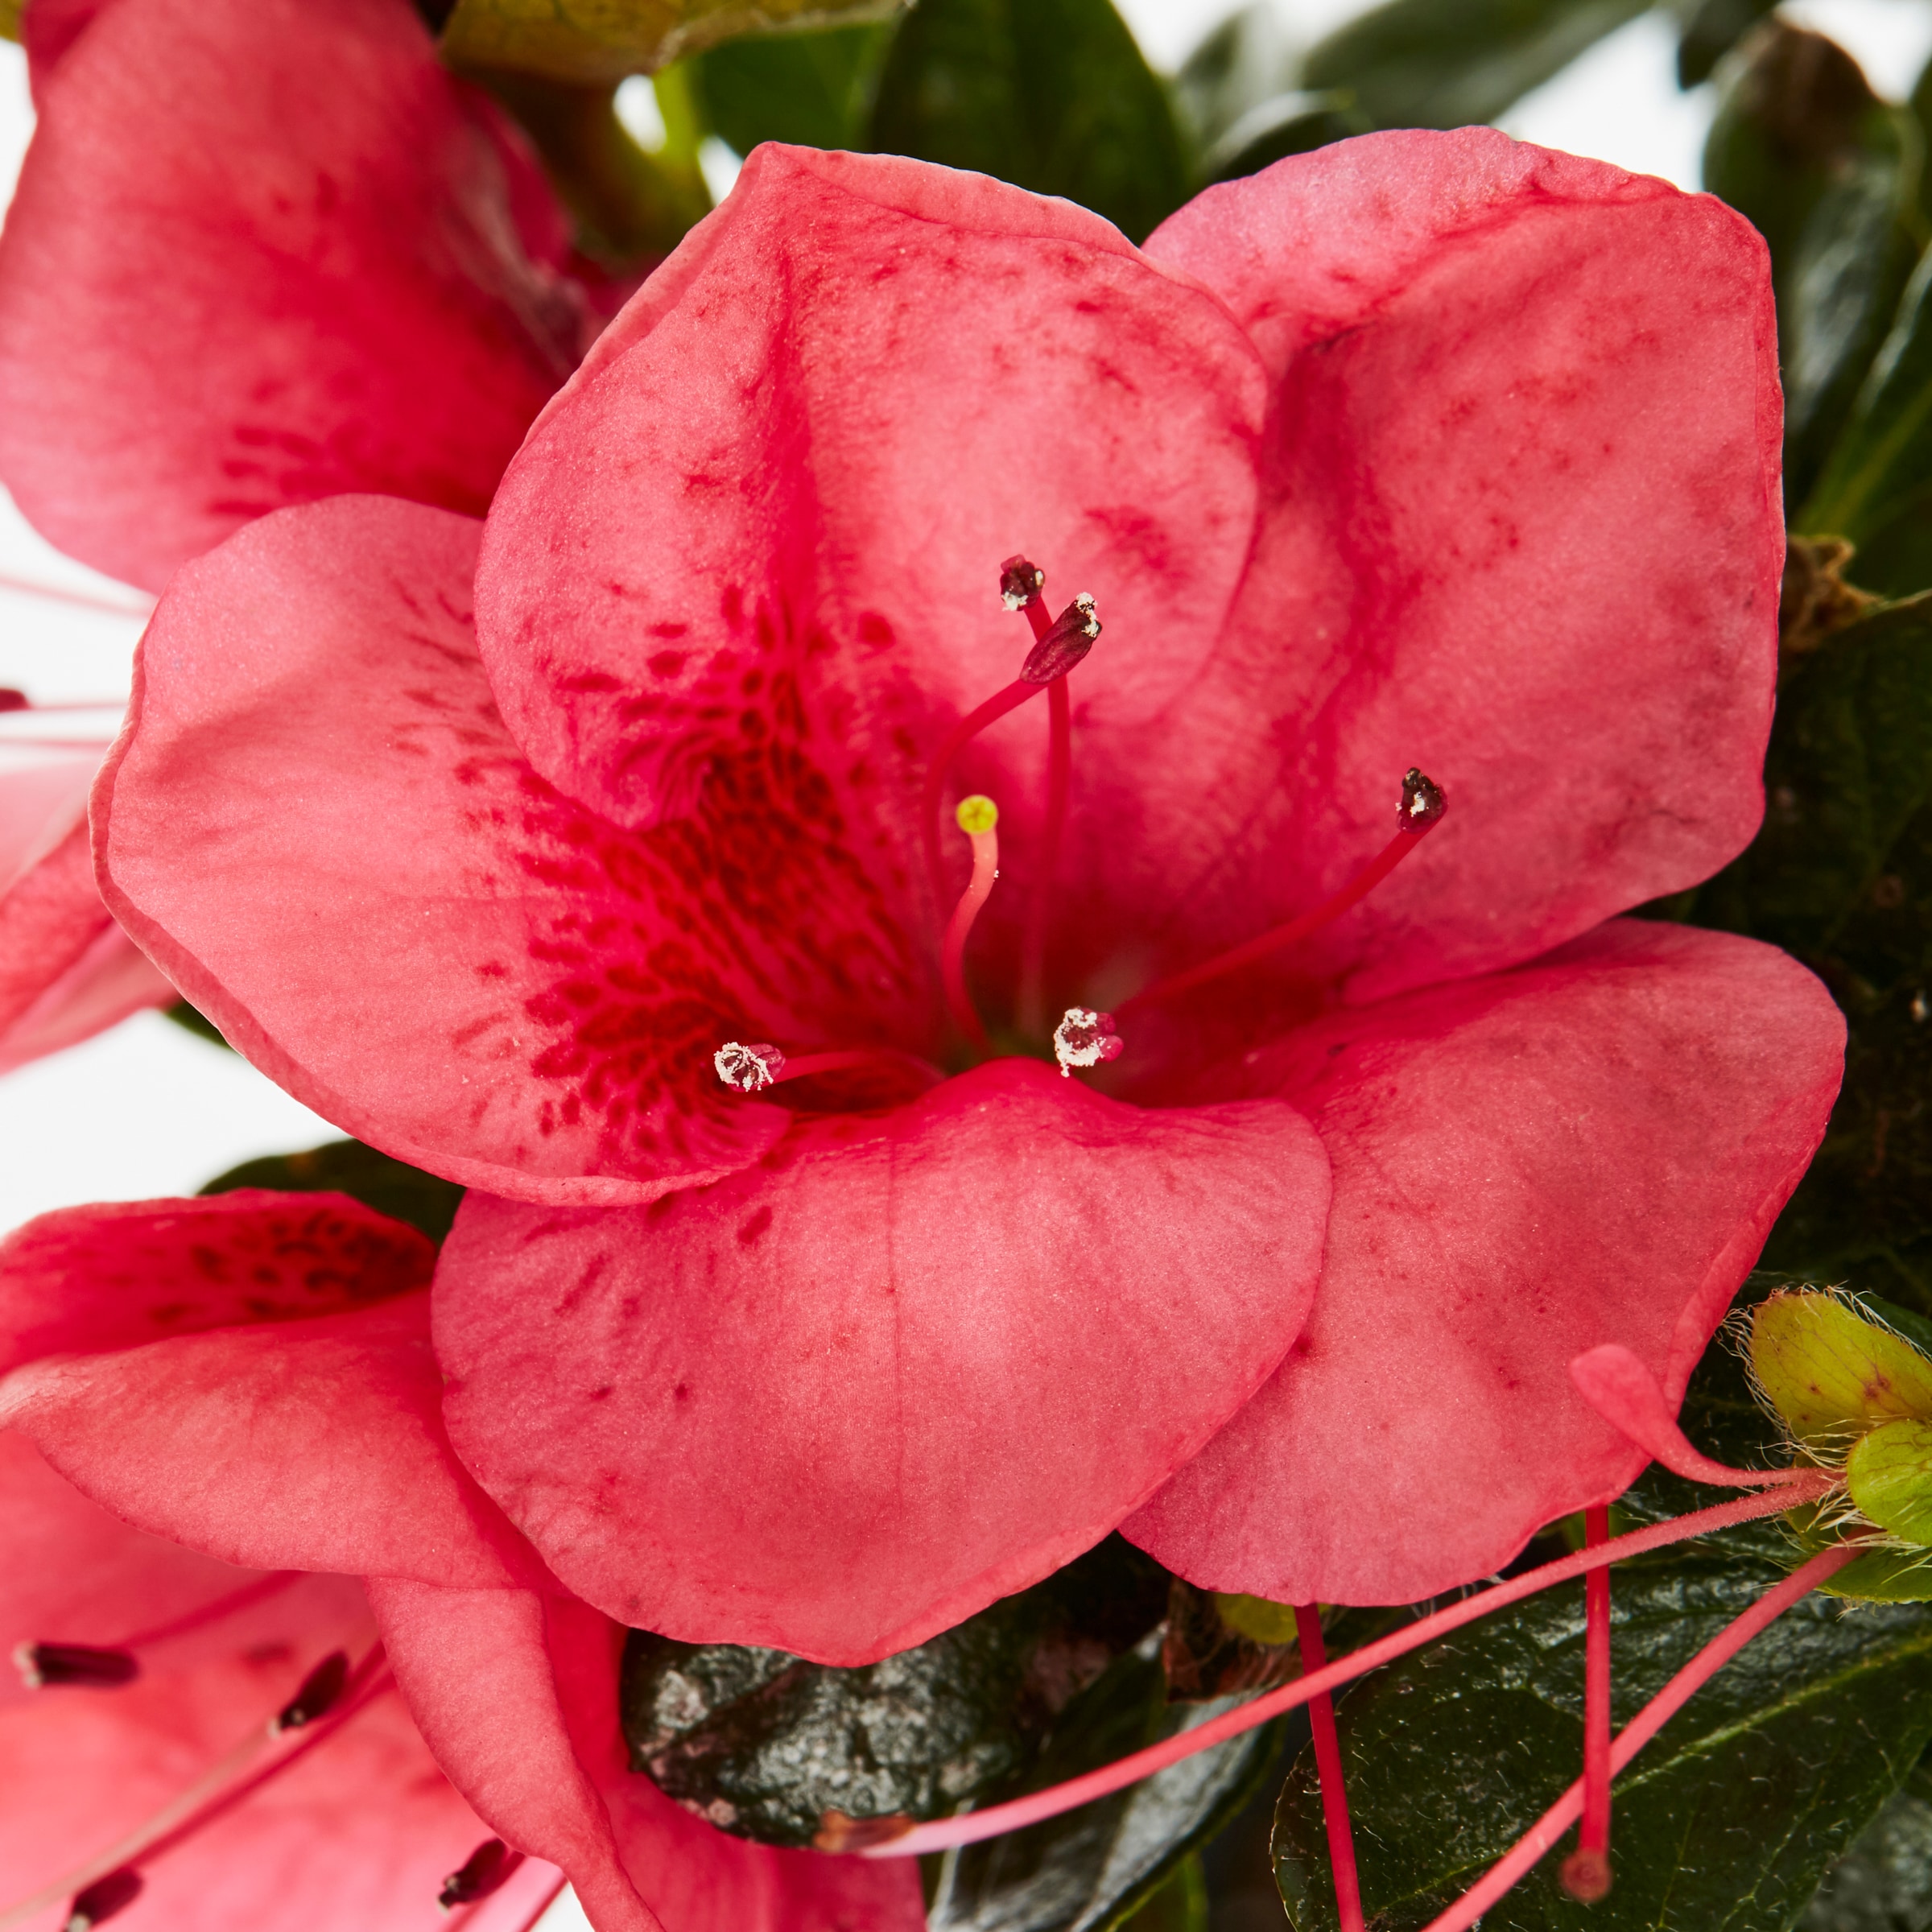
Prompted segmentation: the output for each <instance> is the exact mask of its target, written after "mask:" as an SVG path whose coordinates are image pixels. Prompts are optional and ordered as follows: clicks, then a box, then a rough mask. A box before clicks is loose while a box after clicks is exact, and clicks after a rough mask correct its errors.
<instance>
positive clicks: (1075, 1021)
mask: <svg viewBox="0 0 1932 1932" xmlns="http://www.w3.org/2000/svg"><path fill="white" fill-rule="evenodd" d="M1126 1046H1127V1042H1125V1040H1123V1039H1122V1038H1121V1036H1120V1035H1119V1034H1117V1033H1116V1032H1115V1031H1114V1030H1113V1014H1112V1013H1096V1012H1095V1011H1094V1010H1093V1009H1092V1007H1090V1006H1069V1007H1068V1008H1067V1010H1066V1012H1065V1013H1063V1015H1062V1016H1061V1018H1060V1023H1059V1026H1056V1027H1055V1028H1054V1030H1053V1057H1054V1058H1055V1059H1056V1060H1058V1061H1059V1063H1060V1078H1061V1079H1062V1080H1071V1079H1072V1077H1073V1070H1074V1068H1075V1067H1098V1066H1100V1065H1101V1064H1102V1063H1104V1062H1105V1061H1108V1060H1117V1059H1119V1058H1120V1057H1121V1054H1122V1053H1123V1052H1125V1050H1126Z"/></svg>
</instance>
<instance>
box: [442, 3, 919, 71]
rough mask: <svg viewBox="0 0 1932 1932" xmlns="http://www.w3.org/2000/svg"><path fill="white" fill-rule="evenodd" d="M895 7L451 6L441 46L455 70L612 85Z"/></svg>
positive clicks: (883, 15)
mask: <svg viewBox="0 0 1932 1932" xmlns="http://www.w3.org/2000/svg"><path fill="white" fill-rule="evenodd" d="M901 3H902V0H456V8H455V10H454V11H452V14H450V16H449V20H448V24H447V25H446V26H445V27H444V30H443V49H444V53H445V55H446V56H448V59H449V60H450V61H451V62H452V64H454V65H456V66H457V67H460V68H477V67H481V68H510V69H512V70H514V71H515V72H522V73H530V74H543V75H547V76H549V78H550V79H551V80H553V81H576V82H578V83H580V84H585V85H588V84H589V83H591V82H593V81H595V82H603V83H605V84H614V83H615V82H617V81H621V80H622V79H623V78H624V76H625V75H626V74H649V73H655V72H657V70H658V68H661V67H668V66H669V65H670V64H671V62H672V61H674V60H682V59H683V58H684V56H686V55H687V54H695V53H700V52H703V51H704V48H706V47H716V46H717V45H718V44H719V43H720V42H722V41H725V40H729V39H735V38H736V37H737V35H740V34H753V33H760V32H764V31H769V30H770V29H772V28H774V27H788V28H806V27H829V26H832V25H833V24H835V23H840V22H850V21H854V20H865V19H886V18H888V17H889V16H890V15H891V14H894V13H895V12H897V11H898V8H899V6H900V5H901Z"/></svg>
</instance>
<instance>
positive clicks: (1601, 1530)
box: [1563, 1503, 1610, 1904]
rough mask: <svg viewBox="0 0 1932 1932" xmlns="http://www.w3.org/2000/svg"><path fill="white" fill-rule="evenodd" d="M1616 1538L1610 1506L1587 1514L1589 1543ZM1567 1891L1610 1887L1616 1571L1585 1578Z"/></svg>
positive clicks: (1583, 1894) (1585, 1896)
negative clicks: (1577, 1810)
mask: <svg viewBox="0 0 1932 1932" xmlns="http://www.w3.org/2000/svg"><path fill="white" fill-rule="evenodd" d="M1609 1540H1610V1505H1608V1503H1598V1504H1596V1505H1593V1506H1592V1507H1591V1508H1590V1509H1586V1510H1585V1511H1584V1512H1583V1542H1584V1546H1585V1547H1586V1548H1588V1549H1592V1550H1594V1549H1596V1547H1597V1546H1599V1545H1600V1544H1602V1543H1607V1542H1608V1541H1609ZM1563 1887H1564V1889H1565V1890H1566V1891H1567V1892H1568V1893H1570V1894H1571V1896H1572V1897H1575V1898H1580V1899H1581V1900H1583V1901H1584V1903H1585V1904H1593V1903H1594V1902H1595V1901H1596V1900H1598V1899H1600V1898H1601V1897H1603V1896H1604V1893H1606V1892H1608V1890H1609V1889H1610V1572H1609V1571H1608V1570H1593V1571H1591V1573H1590V1575H1588V1576H1587V1577H1586V1578H1584V1579H1583V1825H1582V1827H1581V1828H1580V1829H1579V1831H1578V1832H1577V1835H1576V1850H1575V1853H1574V1854H1573V1855H1572V1856H1571V1857H1570V1858H1569V1859H1568V1860H1567V1861H1566V1862H1565V1864H1564V1866H1563Z"/></svg>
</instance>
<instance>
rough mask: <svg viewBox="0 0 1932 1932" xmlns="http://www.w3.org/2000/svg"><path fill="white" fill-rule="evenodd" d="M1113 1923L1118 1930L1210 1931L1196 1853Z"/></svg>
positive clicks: (1204, 1884) (1205, 1888)
mask: <svg viewBox="0 0 1932 1932" xmlns="http://www.w3.org/2000/svg"><path fill="white" fill-rule="evenodd" d="M1115 1923H1116V1924H1117V1926H1118V1928H1119V1932H1211V1925H1212V1921H1211V1919H1210V1917H1209V1910H1208V1881H1207V1880H1206V1878H1205V1877H1204V1876H1203V1875H1202V1872H1201V1860H1200V1854H1199V1852H1193V1853H1191V1854H1190V1855H1189V1856H1187V1857H1186V1858H1184V1859H1183V1860H1181V1862H1180V1863H1179V1864H1178V1865H1176V1866H1175V1867H1174V1871H1173V1872H1172V1874H1171V1876H1169V1877H1168V1878H1167V1879H1166V1880H1165V1881H1164V1882H1163V1883H1162V1885H1160V1886H1159V1887H1158V1889H1157V1890H1155V1891H1154V1893H1151V1894H1150V1896H1149V1897H1147V1899H1146V1901H1144V1902H1143V1903H1142V1904H1141V1905H1139V1906H1137V1907H1136V1908H1135V1909H1133V1910H1132V1911H1130V1912H1129V1913H1128V1915H1127V1916H1126V1917H1125V1918H1123V1919H1118V1920H1117V1921H1116V1922H1115Z"/></svg>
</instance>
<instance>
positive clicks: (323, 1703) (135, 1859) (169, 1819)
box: [0, 1644, 395, 1932]
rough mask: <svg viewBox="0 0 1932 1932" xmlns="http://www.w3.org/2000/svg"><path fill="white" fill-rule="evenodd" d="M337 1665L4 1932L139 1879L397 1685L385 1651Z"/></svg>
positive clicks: (25, 1906) (11, 1919)
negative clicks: (106, 1884)
mask: <svg viewBox="0 0 1932 1932" xmlns="http://www.w3.org/2000/svg"><path fill="white" fill-rule="evenodd" d="M335 1663H336V1658H335V1657H328V1658H325V1659H324V1661H323V1662H322V1663H320V1664H319V1665H318V1666H316V1669H314V1670H312V1671H311V1672H310V1673H309V1674H308V1676H307V1677H306V1678H303V1682H302V1685H301V1687H300V1689H299V1690H298V1691H297V1692H296V1694H295V1696H294V1698H292V1699H291V1700H290V1701H289V1703H287V1704H285V1705H283V1707H282V1709H281V1710H280V1711H278V1712H276V1714H275V1716H274V1717H272V1718H270V1719H269V1720H268V1722H267V1723H266V1724H258V1725H257V1726H256V1727H255V1728H254V1730H252V1731H251V1732H249V1734H248V1735H247V1736H246V1737H244V1738H243V1739H242V1741H241V1742H240V1743H239V1744H237V1745H236V1746H235V1747H234V1748H233V1750H231V1751H229V1752H227V1754H226V1755H225V1756H224V1757H221V1758H220V1759H219V1760H217V1762H216V1763H215V1764H213V1765H211V1766H210V1767H209V1769H208V1770H207V1771H205V1772H204V1773H203V1774H202V1775H201V1776H200V1777H199V1778H197V1779H196V1781H195V1782H194V1783H193V1784H192V1785H189V1786H188V1790H185V1791H184V1792H183V1793H181V1794H180V1796H179V1797H177V1798H174V1799H173V1800H171V1802H169V1803H167V1804H166V1805H164V1806H162V1808H161V1809H160V1810H159V1811H158V1812H156V1813H155V1815H154V1816H153V1817H151V1818H149V1819H148V1820H147V1822H146V1823H144V1824H141V1825H137V1826H136V1827H134V1830H133V1831H130V1832H129V1833H128V1834H127V1835H126V1837H125V1838H123V1839H121V1840H120V1841H119V1843H117V1844H114V1845H111V1846H109V1848H108V1849H107V1850H106V1851H105V1852H102V1853H101V1855H100V1856H98V1857H96V1858H91V1859H89V1860H88V1861H87V1862H86V1863H85V1864H83V1865H82V1866H81V1867H80V1868H79V1869H77V1870H76V1871H73V1872H68V1873H66V1874H65V1875H64V1876H62V1877H60V1878H58V1879H56V1880H54V1881H53V1883H52V1884H51V1885H43V1886H42V1887H41V1889H39V1891H38V1892H36V1893H34V1894H33V1895H32V1896H31V1897H27V1898H23V1899H22V1900H21V1901H19V1903H18V1904H16V1905H10V1906H9V1907H8V1908H7V1909H6V1910H5V1911H4V1912H0V1932H11V1929H12V1928H13V1927H14V1926H22V1925H25V1924H27V1922H30V1921H31V1920H32V1919H34V1918H37V1917H39V1914H40V1913H43V1912H44V1911H45V1910H46V1909H47V1907H48V1906H49V1905H55V1904H57V1903H58V1902H59V1901H60V1900H61V1899H63V1898H72V1900H73V1901H74V1905H75V1908H76V1909H78V1907H79V1906H80V1905H81V1903H82V1901H84V1900H85V1898H86V1897H87V1896H88V1893H89V1889H91V1888H92V1887H93V1886H94V1885H97V1884H99V1883H101V1881H103V1880H106V1879H108V1878H109V1877H112V1876H114V1875H115V1874H117V1873H119V1872H128V1873H130V1874H131V1873H135V1872H138V1868H140V1867H142V1866H145V1865H151V1864H154V1863H155V1860H157V1859H159V1858H162V1857H164V1856H166V1855H167V1853H168V1852H171V1851H172V1850H174V1848H175V1847H176V1846H177V1845H181V1844H185V1843H187V1842H188V1840H189V1839H192V1838H193V1837H195V1836H196V1835H197V1834H198V1833H200V1832H201V1831H205V1830H206V1829H207V1828H208V1826H210V1825H212V1824H213V1823H215V1821H216V1820H217V1818H225V1817H226V1816H227V1815H228V1814H229V1812H230V1811H232V1810H234V1808H235V1807H236V1806H237V1805H239V1804H242V1802H245V1801H246V1799H248V1798H252V1797H253V1796H254V1794H255V1793H256V1792H257V1791H258V1790H261V1788H262V1786H263V1785H266V1784H267V1783H269V1782H270V1781H272V1780H274V1779H275V1778H278V1777H281V1776H282V1774H283V1773H284V1772H285V1771H287V1770H288V1769H290V1768H291V1766H293V1765H296V1764H299V1762H300V1761H302V1760H303V1758H305V1757H308V1754H309V1752H312V1751H314V1750H316V1749H318V1748H320V1746H322V1745H323V1744H326V1743H327V1742H328V1740H329V1739H330V1738H331V1737H332V1736H334V1735H335V1734H336V1732H337V1731H339V1730H340V1729H341V1728H342V1726H343V1725H344V1724H347V1723H348V1722H349V1719H351V1718H353V1716H354V1715H356V1714H357V1711H361V1710H362V1709H363V1708H365V1707H366V1706H367V1705H368V1704H369V1703H371V1702H372V1701H373V1700H374V1699H376V1698H377V1697H379V1696H381V1695H382V1694H383V1693H384V1692H386V1691H388V1690H390V1688H392V1687H393V1686H394V1682H395V1680H394V1678H393V1677H392V1676H391V1675H390V1673H389V1670H388V1669H387V1666H386V1663H385V1661H384V1658H383V1654H382V1645H380V1644H378V1645H376V1646H375V1648H374V1649H372V1650H371V1651H370V1652H369V1654H368V1655H367V1656H366V1657H364V1658H363V1659H362V1661H361V1663H359V1664H358V1665H357V1666H356V1667H355V1668H354V1669H353V1670H344V1671H341V1673H340V1674H338V1673H337V1671H336V1670H335V1668H334V1666H335ZM332 1685H333V1686H334V1688H333V1692H332V1695H331V1686H332ZM298 1729H299V1730H300V1731H301V1733H302V1735H301V1736H299V1738H297V1739H296V1740H295V1742H294V1743H293V1744H290V1745H288V1746H287V1747H286V1748H283V1749H281V1750H279V1751H277V1750H276V1749H275V1747H276V1745H277V1744H279V1741H280V1740H282V1739H283V1738H284V1737H286V1736H289V1735H290V1734H291V1732H295V1731H296V1730H298ZM264 1752H274V1753H275V1755H274V1756H272V1757H270V1759H269V1761H268V1762H267V1763H266V1764H258V1763H257V1760H258V1759H259V1758H260V1757H262V1755H263V1753H264ZM131 1896H132V1894H130V1897H131Z"/></svg>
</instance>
